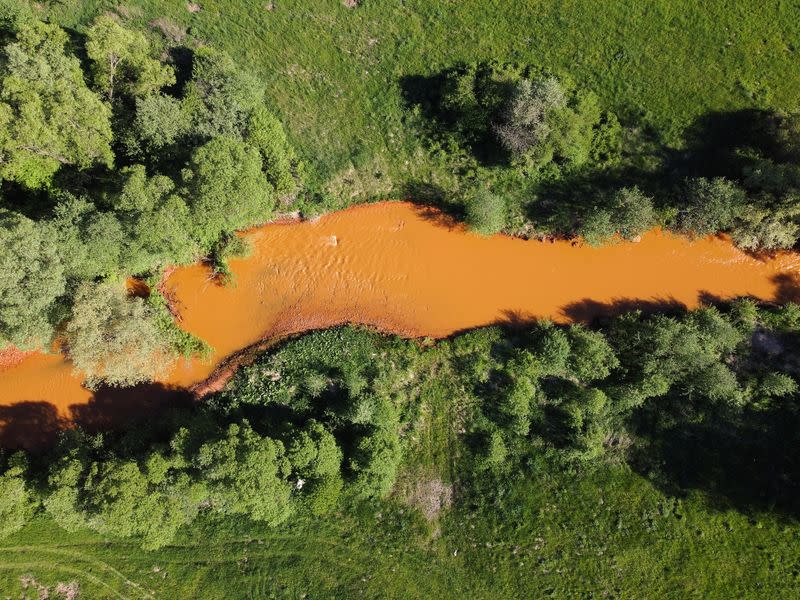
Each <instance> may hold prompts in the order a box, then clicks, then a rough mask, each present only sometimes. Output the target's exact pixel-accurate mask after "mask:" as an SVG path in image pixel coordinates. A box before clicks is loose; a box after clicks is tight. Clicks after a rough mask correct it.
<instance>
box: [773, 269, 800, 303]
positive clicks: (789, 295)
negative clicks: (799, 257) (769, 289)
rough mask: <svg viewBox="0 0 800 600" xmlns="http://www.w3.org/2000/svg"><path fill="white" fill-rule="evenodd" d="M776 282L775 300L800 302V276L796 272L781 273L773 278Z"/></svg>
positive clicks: (779, 301)
mask: <svg viewBox="0 0 800 600" xmlns="http://www.w3.org/2000/svg"><path fill="white" fill-rule="evenodd" d="M772 282H773V283H774V284H775V302H777V303H779V304H786V303H787V302H796V303H800V276H798V275H797V274H794V273H780V274H778V275H775V276H774V277H773V278H772Z"/></svg>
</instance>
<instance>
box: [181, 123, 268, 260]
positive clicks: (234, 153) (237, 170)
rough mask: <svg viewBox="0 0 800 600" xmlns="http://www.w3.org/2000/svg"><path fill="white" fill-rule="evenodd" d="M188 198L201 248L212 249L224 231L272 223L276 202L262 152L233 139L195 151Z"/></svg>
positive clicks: (216, 141)
mask: <svg viewBox="0 0 800 600" xmlns="http://www.w3.org/2000/svg"><path fill="white" fill-rule="evenodd" d="M187 175H188V181H187V190H186V193H185V197H186V198H188V199H189V207H190V210H191V215H192V219H191V222H192V224H193V226H194V230H195V237H196V239H197V240H198V241H199V242H200V245H201V246H202V247H203V248H205V249H209V248H210V247H211V244H212V243H213V242H215V241H216V240H217V238H218V237H219V235H220V234H221V233H222V232H224V231H234V230H236V229H241V228H244V227H249V226H253V225H256V224H258V223H263V222H264V221H266V220H268V219H269V217H270V214H271V211H272V208H273V207H274V204H275V201H274V198H273V195H272V187H271V186H270V184H269V182H268V181H267V179H266V177H265V176H264V173H263V172H262V171H261V156H260V155H259V153H258V150H256V149H255V148H253V147H252V146H249V145H247V144H245V143H244V142H241V141H239V140H236V139H233V138H227V137H224V138H215V139H213V140H211V141H210V142H208V143H206V144H204V145H203V146H201V147H200V148H198V149H197V150H195V151H194V153H193V154H192V158H191V160H190V161H189V165H188V172H187Z"/></svg>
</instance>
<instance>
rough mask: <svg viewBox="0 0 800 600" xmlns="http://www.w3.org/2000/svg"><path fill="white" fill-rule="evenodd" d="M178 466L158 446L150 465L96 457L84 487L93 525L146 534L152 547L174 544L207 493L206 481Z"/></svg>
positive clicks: (145, 545) (83, 495)
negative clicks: (195, 477) (190, 476)
mask: <svg viewBox="0 0 800 600" xmlns="http://www.w3.org/2000/svg"><path fill="white" fill-rule="evenodd" d="M174 466H175V461H174V460H171V459H170V458H167V457H165V456H163V455H161V454H159V453H157V452H154V453H152V454H150V456H148V458H147V461H146V463H145V465H144V468H142V467H141V466H139V464H137V463H136V462H135V461H133V460H123V459H110V460H105V461H100V462H96V463H94V464H93V465H92V466H91V468H90V469H89V473H90V476H89V477H88V478H87V479H86V482H85V484H84V486H83V489H82V493H81V499H82V503H83V504H84V505H85V506H86V507H87V515H88V524H89V526H90V527H91V528H93V529H95V530H97V531H98V532H100V533H102V534H106V535H113V536H118V537H131V536H141V537H142V538H143V539H142V547H143V548H144V549H146V550H155V549H158V548H161V547H163V546H165V545H166V544H169V543H170V542H171V541H172V540H173V539H174V538H175V534H176V532H177V531H178V529H180V527H182V526H183V525H185V524H187V523H190V522H191V521H192V520H194V518H195V516H196V515H197V511H198V508H199V505H200V502H201V501H202V500H203V499H204V497H205V490H204V488H203V486H202V485H200V484H198V483H195V482H192V481H191V480H190V479H189V477H188V475H187V474H186V473H184V472H182V471H181V470H180V469H175V468H174Z"/></svg>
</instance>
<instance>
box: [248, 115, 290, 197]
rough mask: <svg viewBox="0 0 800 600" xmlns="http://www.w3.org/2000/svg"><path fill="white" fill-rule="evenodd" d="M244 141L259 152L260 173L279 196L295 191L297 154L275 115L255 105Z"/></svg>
mask: <svg viewBox="0 0 800 600" xmlns="http://www.w3.org/2000/svg"><path fill="white" fill-rule="evenodd" d="M246 141H247V142H248V143H249V144H250V145H251V146H253V147H254V148H258V151H259V152H260V153H261V158H262V160H263V162H264V172H265V173H266V175H267V179H269V182H270V183H271V184H272V185H273V186H274V187H275V191H276V192H277V193H278V194H280V195H282V196H285V195H289V194H293V193H294V192H296V191H297V182H296V181H295V175H294V174H295V172H296V171H297V169H298V167H299V165H298V161H297V157H296V156H295V153H294V149H293V148H292V146H291V145H290V144H289V140H288V139H287V137H286V132H285V131H284V130H283V126H282V125H281V122H280V121H279V120H278V119H277V117H276V116H275V115H273V114H272V113H271V112H269V111H268V110H267V109H266V108H264V107H263V106H258V107H256V108H255V109H254V110H253V113H252V114H251V115H250V121H249V123H248V126H247V137H246Z"/></svg>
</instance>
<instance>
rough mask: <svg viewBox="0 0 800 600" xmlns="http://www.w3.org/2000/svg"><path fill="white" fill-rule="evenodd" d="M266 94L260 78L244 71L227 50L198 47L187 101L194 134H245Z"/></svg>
mask: <svg viewBox="0 0 800 600" xmlns="http://www.w3.org/2000/svg"><path fill="white" fill-rule="evenodd" d="M262 98H263V93H262V91H261V89H260V88H259V85H258V82H257V81H256V79H254V78H253V77H252V76H250V75H248V74H246V73H243V72H242V71H240V70H239V69H238V68H237V66H236V63H234V62H233V60H232V59H231V58H230V57H229V56H228V55H227V54H225V53H223V52H219V51H216V50H212V49H211V48H208V47H205V46H203V47H201V48H198V49H197V50H196V51H195V53H194V56H193V62H192V80H191V81H190V82H189V84H188V86H187V91H186V96H185V98H184V101H183V104H184V109H185V110H186V111H187V114H189V115H191V119H192V133H193V134H194V135H196V136H199V137H200V138H213V137H220V136H227V137H233V138H241V137H242V134H243V132H244V131H245V130H246V127H247V124H248V118H249V115H250V113H251V111H252V110H253V109H254V108H255V107H256V106H258V105H259V104H260V102H261V100H262Z"/></svg>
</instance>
